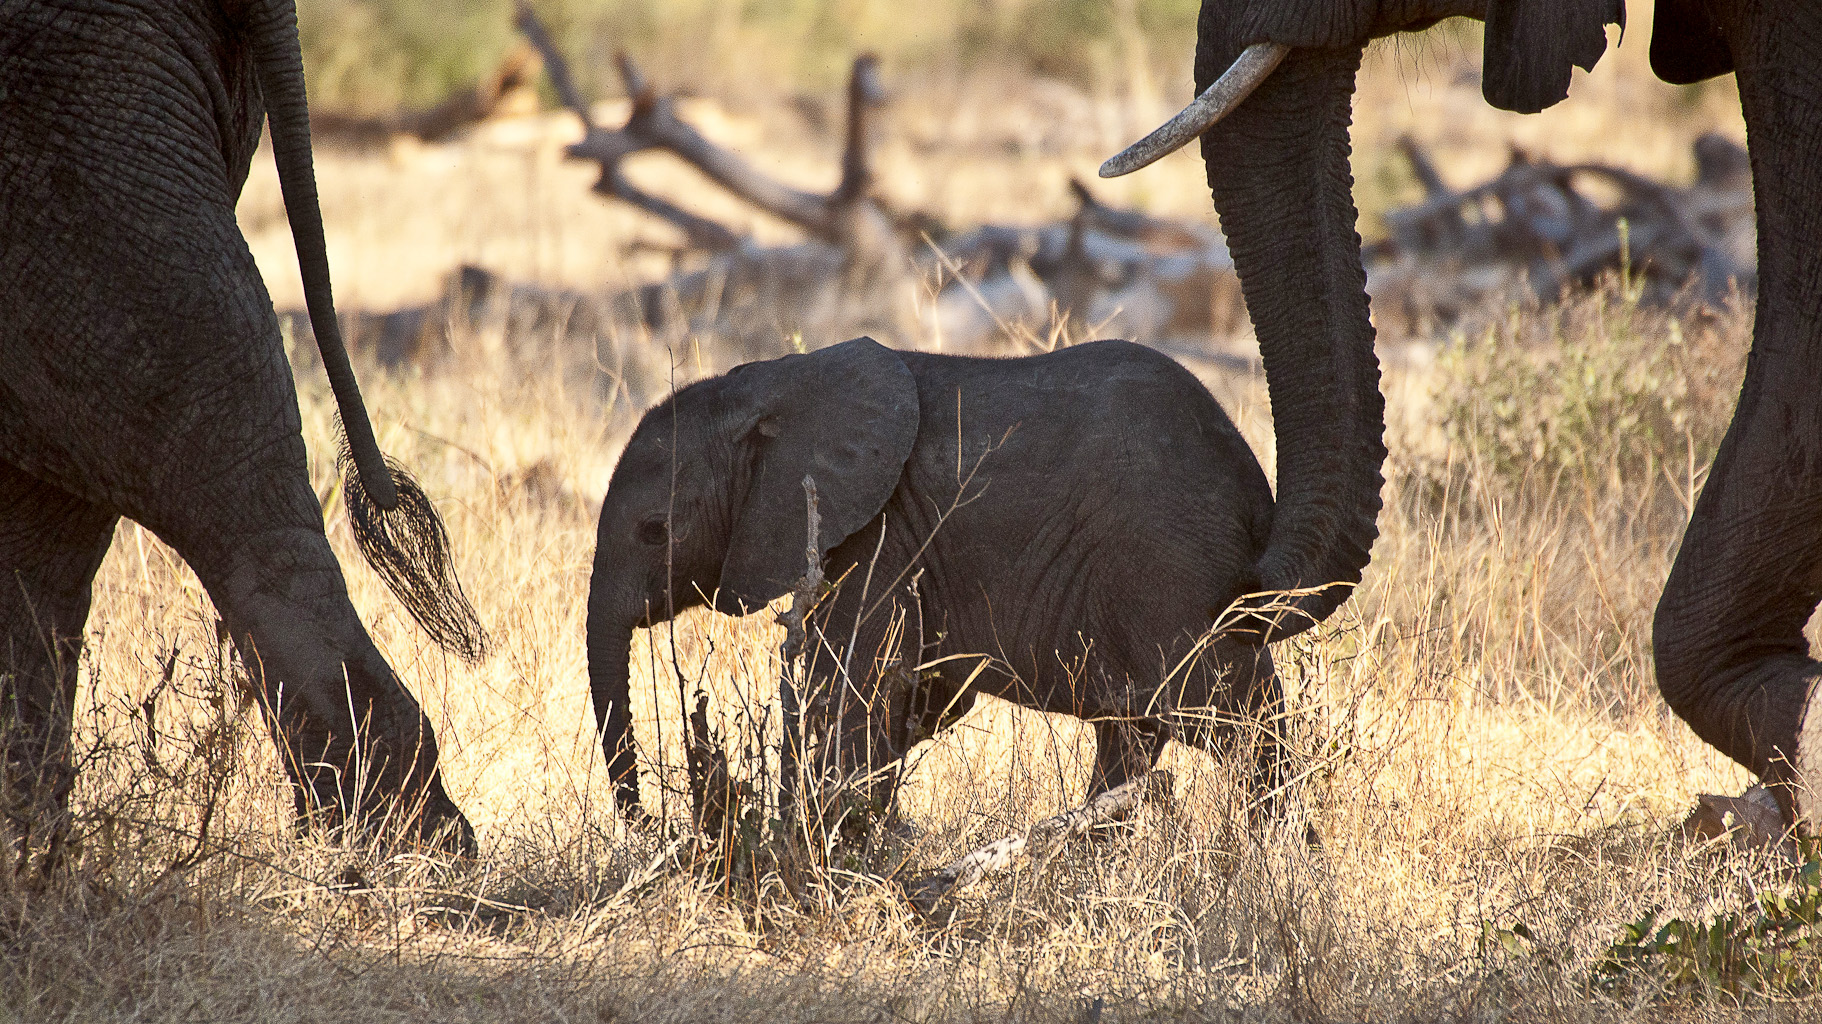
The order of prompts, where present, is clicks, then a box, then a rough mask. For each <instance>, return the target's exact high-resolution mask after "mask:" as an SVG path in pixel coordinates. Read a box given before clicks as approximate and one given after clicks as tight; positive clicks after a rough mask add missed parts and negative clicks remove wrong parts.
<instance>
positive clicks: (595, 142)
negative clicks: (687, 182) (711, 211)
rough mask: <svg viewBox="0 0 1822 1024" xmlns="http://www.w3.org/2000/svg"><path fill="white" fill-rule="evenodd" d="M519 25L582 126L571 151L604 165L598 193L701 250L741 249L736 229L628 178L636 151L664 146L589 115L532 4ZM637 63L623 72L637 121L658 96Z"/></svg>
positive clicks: (524, 7)
mask: <svg viewBox="0 0 1822 1024" xmlns="http://www.w3.org/2000/svg"><path fill="white" fill-rule="evenodd" d="M517 23H518V26H519V31H520V32H523V33H524V34H525V38H526V39H528V40H530V41H531V44H532V45H533V46H534V47H536V48H537V50H538V52H539V53H540V54H542V55H543V58H544V73H545V75H547V76H548V77H549V79H550V84H551V88H553V89H555V90H556V91H557V97H558V98H559V99H560V100H561V101H562V102H563V105H564V106H565V107H567V108H569V110H570V111H571V112H573V113H574V114H575V115H576V117H577V118H578V119H580V120H581V122H582V132H583V135H582V141H581V142H578V143H576V144H575V145H573V146H570V147H569V149H567V150H566V151H565V152H566V154H567V155H568V156H570V157H571V158H573V159H577V160H593V161H594V162H595V163H596V164H599V165H600V167H601V177H600V180H598V181H596V182H595V186H594V190H595V192H597V193H598V194H600V195H604V196H609V197H611V198H614V199H618V200H620V201H621V202H624V203H628V204H630V205H632V206H636V207H638V208H639V209H641V210H644V211H645V212H647V213H649V214H651V215H652V216H654V217H658V218H659V219H661V220H665V221H668V222H670V223H671V224H673V225H675V226H676V227H677V228H678V230H680V231H682V232H683V234H684V237H685V238H687V239H688V240H689V243H690V245H691V246H694V247H696V248H699V249H705V250H707V251H709V252H731V251H733V250H735V249H738V248H740V236H739V235H736V234H735V233H734V232H733V231H731V230H729V229H728V228H726V227H724V226H723V225H721V224H718V223H716V222H715V221H712V220H709V219H707V218H706V217H700V216H697V215H696V214H693V213H691V212H689V211H688V210H685V209H683V208H682V207H679V206H677V205H676V204H674V203H671V202H669V201H668V200H665V199H661V198H659V197H658V196H654V195H652V194H651V193H649V192H646V191H645V190H643V189H641V188H639V187H638V186H636V185H634V184H633V183H632V182H630V181H628V180H627V179H626V175H625V174H623V173H622V172H621V170H620V164H621V162H622V161H624V160H625V159H626V158H627V157H629V156H631V155H633V154H634V153H638V152H640V151H642V150H646V149H652V148H655V147H657V146H659V145H661V143H660V142H659V141H656V140H653V139H650V138H645V137H641V136H639V135H637V134H635V133H633V132H631V131H629V130H628V129H626V128H622V129H619V130H617V131H609V130H606V129H602V128H600V127H598V126H597V125H596V124H595V123H594V120H593V118H592V116H591V115H590V114H589V110H588V104H587V103H585V102H583V100H582V93H581V91H580V90H578V89H577V88H576V81H575V79H574V78H573V77H572V76H571V75H570V73H569V63H568V62H567V61H565V60H564V59H563V54H562V53H561V52H559V51H558V50H557V45H556V43H555V42H553V41H552V40H551V38H550V33H549V32H546V31H545V29H544V25H543V23H541V22H540V21H539V20H538V16H537V15H536V14H534V13H533V12H532V9H531V7H530V5H528V4H525V3H520V4H519V7H518V17H517ZM631 63H632V62H631V61H630V60H627V59H626V58H624V57H622V58H621V61H620V73H621V77H622V78H624V79H625V80H626V83H627V92H628V94H629V95H631V96H632V97H633V119H634V120H637V119H638V116H639V109H640V106H641V104H642V103H643V104H644V105H645V106H646V107H647V108H650V107H651V106H652V98H651V95H650V92H649V90H647V89H646V87H645V84H644V79H643V78H642V77H640V76H639V74H638V72H637V69H634V68H632V66H631ZM629 127H630V125H629Z"/></svg>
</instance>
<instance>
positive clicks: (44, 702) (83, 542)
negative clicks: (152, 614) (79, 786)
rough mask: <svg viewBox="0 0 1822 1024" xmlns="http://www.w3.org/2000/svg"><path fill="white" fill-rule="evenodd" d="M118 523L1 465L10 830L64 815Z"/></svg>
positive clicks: (1, 776)
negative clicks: (84, 661)
mask: <svg viewBox="0 0 1822 1024" xmlns="http://www.w3.org/2000/svg"><path fill="white" fill-rule="evenodd" d="M117 519H118V517H117V516H115V515H114V514H113V513H112V512H110V511H108V510H106V509H103V508H100V507H98V506H96V505H92V504H90V503H88V502H86V501H83V500H82V499H80V498H78V497H76V496H75V495H72V494H70V493H68V492H66V491H63V490H60V489H58V488H56V487H53V486H51V485H50V484H47V483H44V482H43V481H40V480H38V479H37V478H35V477H32V476H29V475H27V474H25V473H23V472H21V471H20V470H18V469H16V468H14V467H12V466H10V465H8V464H7V463H4V462H0V813H3V814H4V815H5V817H6V819H7V825H8V826H9V828H10V830H11V832H12V835H13V836H14V837H15V839H17V840H19V841H22V842H24V841H29V837H30V836H31V834H32V831H33V829H34V827H35V826H39V825H48V826H50V827H51V831H52V841H53V842H54V841H55V839H54V837H55V831H56V829H55V825H54V824H52V822H51V819H52V818H55V817H58V816H60V813H61V811H62V809H63V804H64V801H65V799H66V798H67V796H68V794H69V790H70V785H71V783H72V782H73V781H74V778H75V776H74V773H73V771H72V769H71V765H70V756H69V741H70V726H71V722H70V715H71V709H72V706H73V704H74V701H75V694H76V662H77V659H78V657H79V656H80V654H81V650H82V628H83V625H84V623H85V622H87V620H88V614H89V593H90V584H91V583H92V582H93V581H94V578H95V570H96V569H98V568H99V567H100V566H101V560H102V558H103V557H104V556H106V554H107V550H108V543H109V542H110V541H111V540H112V539H113V536H114V524H115V522H116V520H117Z"/></svg>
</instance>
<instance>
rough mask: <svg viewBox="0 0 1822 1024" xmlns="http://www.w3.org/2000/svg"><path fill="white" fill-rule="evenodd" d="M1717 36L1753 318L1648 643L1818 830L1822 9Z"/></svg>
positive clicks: (1679, 707) (1701, 709)
mask: <svg viewBox="0 0 1822 1024" xmlns="http://www.w3.org/2000/svg"><path fill="white" fill-rule="evenodd" d="M1746 13H1752V14H1755V15H1756V16H1757V18H1758V20H1757V22H1756V23H1755V22H1754V21H1753V20H1752V19H1750V18H1748V17H1746V16H1745V14H1746ZM1774 14H1775V16H1776V17H1777V19H1778V20H1777V23H1776V24H1773V23H1772V17H1773V15H1774ZM1726 28H1727V32H1728V36H1729V48H1730V50H1731V51H1732V54H1733V57H1734V60H1735V62H1736V65H1737V76H1738V79H1739V85H1740V101H1741V105H1742V108H1743V110H1744V112H1745V114H1746V124H1747V135H1748V138H1749V140H1750V142H1751V150H1752V161H1753V188H1754V198H1755V202H1756V205H1757V209H1758V228H1759V301H1758V316H1757V320H1756V322H1755V324H1754V328H1753V347H1752V354H1751V356H1750V357H1749V358H1748V360H1747V364H1746V382H1745V384H1744V386H1743V387H1742V388H1741V392H1740V404H1739V408H1738V409H1737V410H1736V411H1735V413H1734V421H1733V424H1732V426H1731V427H1729V428H1728V431H1727V437H1726V438H1725V440H1723V441H1722V443H1721V450H1720V452H1719V453H1718V454H1717V456H1716V457H1715V463H1714V469H1713V471H1712V472H1711V473H1710V474H1709V478H1708V483H1707V485H1706V486H1705V487H1704V488H1703V490H1702V496H1701V499H1700V500H1699V501H1697V503H1696V507H1695V512H1694V515H1693V517H1692V518H1691V520H1690V523H1689V529H1688V530H1687V532H1686V533H1685V534H1684V537H1683V546H1682V549H1681V551H1679V552H1678V554H1677V561H1676V566H1675V568H1674V569H1672V570H1671V574H1670V581H1669V583H1668V584H1667V585H1666V587H1665V590H1664V598H1663V600H1662V602H1660V604H1659V605H1658V612H1657V619H1656V622H1655V623H1654V629H1653V636H1652V640H1653V646H1654V653H1655V655H1656V661H1657V676H1658V686H1659V688H1660V689H1661V690H1662V691H1663V693H1664V697H1665V699H1666V700H1667V701H1669V703H1670V706H1671V708H1673V709H1674V710H1675V711H1676V713H1677V714H1678V715H1680V716H1682V718H1683V719H1684V721H1687V722H1688V723H1689V725H1690V727H1691V728H1693V729H1694V730H1695V732H1696V734H1697V735H1699V736H1701V737H1702V738H1703V739H1705V740H1707V741H1708V742H1709V743H1712V744H1714V745H1715V746H1716V747H1718V748H1720V749H1721V751H1722V752H1723V753H1725V754H1727V755H1728V756H1729V757H1731V758H1733V759H1734V760H1735V761H1738V762H1739V763H1740V764H1742V765H1744V766H1746V767H1747V768H1749V769H1751V770H1753V771H1754V772H1757V773H1758V774H1759V776H1760V778H1762V779H1763V780H1764V781H1766V782H1767V783H1769V784H1771V786H1772V790H1773V792H1774V793H1775V794H1776V795H1777V797H1778V800H1779V803H1780V804H1781V806H1782V807H1783V808H1784V811H1785V813H1786V815H1787V816H1789V817H1790V818H1792V820H1795V819H1797V818H1799V817H1807V818H1808V819H1809V820H1810V822H1811V824H1812V825H1814V824H1816V823H1817V822H1819V821H1822V694H1819V693H1818V682H1819V681H1822V664H1818V663H1817V662H1816V660H1815V659H1813V658H1812V657H1810V651H1809V644H1808V642H1807V641H1806V640H1805V639H1804V637H1803V629H1804V626H1805V624H1806V623H1807V622H1808V621H1809V618H1810V615H1811V614H1812V613H1813V612H1814V611H1815V608H1816V604H1817V601H1818V599H1822V63H1819V61H1818V58H1817V57H1816V56H1815V54H1816V49H1815V47H1814V46H1812V45H1806V44H1805V43H1804V41H1805V40H1808V41H1812V42H1813V41H1817V40H1822V11H1817V10H1814V9H1813V8H1811V7H1810V6H1808V5H1802V4H1791V5H1775V8H1773V7H1772V6H1771V5H1762V6H1759V7H1752V8H1749V9H1747V11H1745V12H1736V14H1735V16H1734V18H1733V20H1732V22H1730V23H1729V24H1728V25H1727V26H1726Z"/></svg>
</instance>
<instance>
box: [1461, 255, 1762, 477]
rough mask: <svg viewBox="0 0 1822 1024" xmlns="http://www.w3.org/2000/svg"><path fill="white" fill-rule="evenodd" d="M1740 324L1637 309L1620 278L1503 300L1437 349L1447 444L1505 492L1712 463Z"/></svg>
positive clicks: (1740, 361)
mask: <svg viewBox="0 0 1822 1024" xmlns="http://www.w3.org/2000/svg"><path fill="white" fill-rule="evenodd" d="M1750 324H1751V319H1750V316H1748V315H1747V314H1745V313H1743V312H1740V311H1739V310H1737V309H1730V310H1720V311H1717V310H1714V309H1711V308H1708V307H1687V306H1686V307H1683V308H1680V309H1672V310H1657V309H1652V308H1649V307H1645V306H1641V305H1640V304H1639V301H1638V295H1637V294H1636V292H1633V291H1630V290H1628V289H1627V288H1626V287H1625V286H1624V285H1623V284H1622V283H1620V282H1618V281H1615V282H1610V283H1609V284H1608V285H1607V286H1606V287H1603V288H1600V289H1597V290H1594V291H1592V292H1589V293H1586V294H1584V295H1581V296H1579V297H1574V298H1570V299H1568V300H1566V301H1565V302H1563V303H1562V304H1560V305H1558V306H1554V307H1549V308H1537V307H1535V306H1533V307H1531V308H1521V307H1520V306H1519V305H1518V304H1513V305H1512V306H1511V307H1509V308H1508V310H1507V314H1506V316H1505V317H1504V318H1503V319H1502V320H1500V321H1499V322H1497V323H1494V324H1491V325H1489V326H1487V327H1486V328H1485V329H1484V330H1482V331H1480V332H1479V333H1478V334H1476V335H1471V336H1470V335H1465V334H1458V335H1457V336H1456V337H1455V338H1454V340H1453V341H1451V342H1450V343H1449V344H1448V345H1447V346H1446V347H1445V348H1444V350H1443V351H1442V353H1441V354H1440V356H1439V358H1438V366H1437V376H1436V381H1437V384H1436V408H1437V410H1438V414H1439V416H1440V422H1441V424H1442V428H1443V432H1444V434H1445V435H1446V438H1447V441H1448V444H1449V446H1450V448H1451V449H1452V450H1454V451H1455V452H1456V453H1457V454H1458V455H1459V454H1464V453H1465V454H1466V455H1467V456H1468V458H1467V464H1468V465H1470V466H1472V468H1473V470H1474V472H1475V473H1476V474H1477V479H1476V483H1477V485H1479V486H1483V487H1490V488H1492V489H1493V490H1495V491H1496V492H1498V493H1500V494H1503V495H1516V494H1521V493H1538V492H1540V491H1543V490H1550V489H1554V488H1557V487H1560V486H1561V485H1562V484H1564V483H1567V482H1575V483H1577V484H1578V485H1587V486H1591V487H1594V488H1596V489H1602V490H1604V489H1607V488H1620V489H1628V490H1636V489H1639V488H1641V487H1642V486H1646V485H1650V484H1653V483H1655V482H1657V481H1658V480H1659V478H1660V476H1661V475H1662V474H1663V473H1664V472H1665V468H1666V467H1669V472H1670V475H1671V477H1672V479H1674V480H1678V481H1682V480H1685V479H1686V478H1687V477H1688V476H1689V475H1690V473H1691V472H1692V471H1694V472H1700V471H1701V470H1702V469H1703V467H1706V466H1707V465H1708V464H1709V463H1710V462H1711V461H1712V460H1713V458H1714V453H1715V450H1716V449H1717V448H1718V447H1719V446H1720V442H1721V437H1722V435H1723V434H1724V433H1725V432H1726V429H1727V424H1728V421H1729V420H1730V419H1731V418H1732V415H1733V406H1734V401H1735V398H1736V396H1737V395H1738V392H1739V383H1740V378H1741V375H1742V373H1743V372H1744V367H1745V352H1746V347H1747V342H1748V339H1749V337H1750V333H1751V330H1750Z"/></svg>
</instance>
